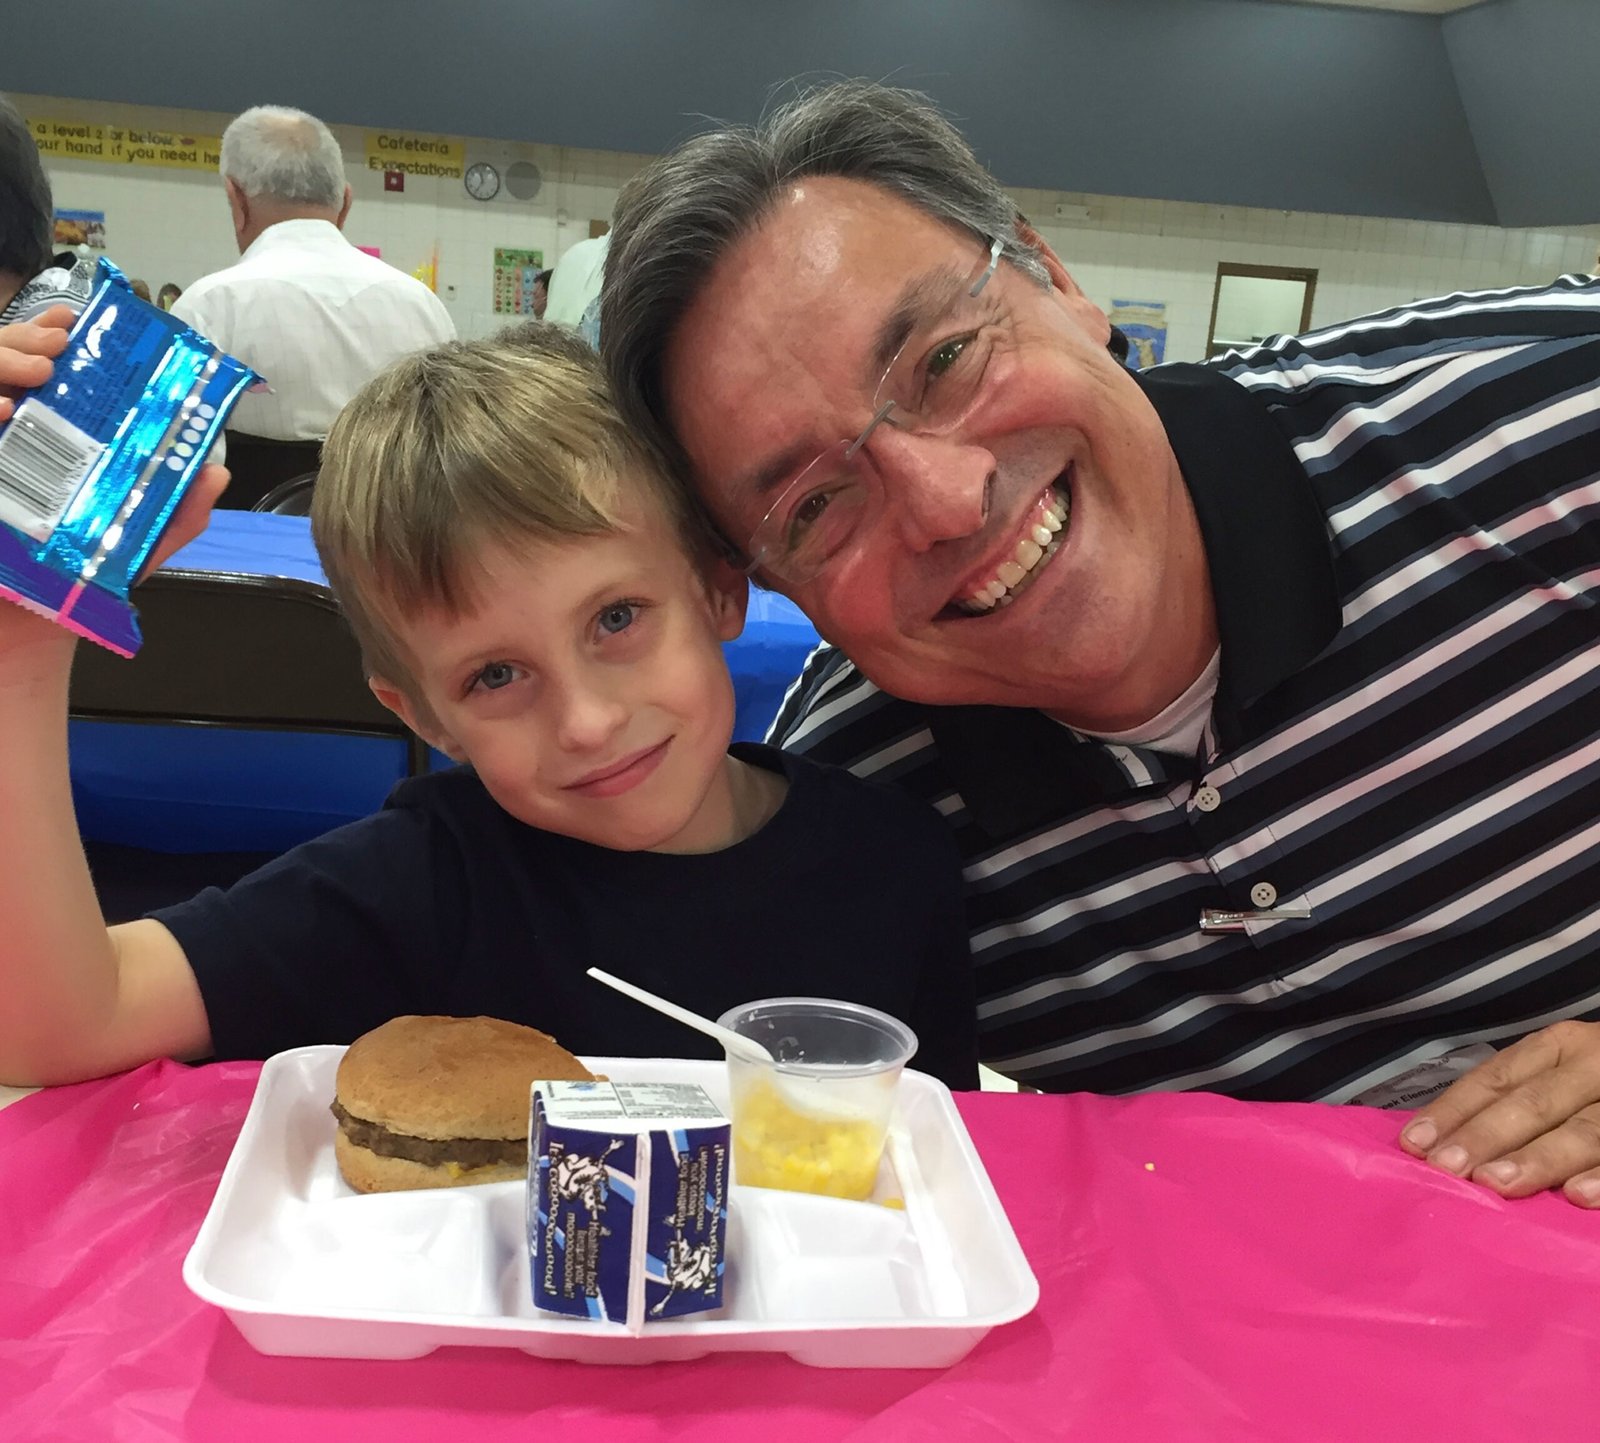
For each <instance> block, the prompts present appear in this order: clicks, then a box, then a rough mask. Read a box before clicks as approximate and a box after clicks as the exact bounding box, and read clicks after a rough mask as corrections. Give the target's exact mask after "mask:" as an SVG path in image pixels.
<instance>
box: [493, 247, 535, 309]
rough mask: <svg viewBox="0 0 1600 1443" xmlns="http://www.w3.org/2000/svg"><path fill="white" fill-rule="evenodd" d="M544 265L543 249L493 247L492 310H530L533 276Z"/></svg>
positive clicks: (531, 307) (531, 306)
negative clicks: (525, 249) (526, 249)
mask: <svg viewBox="0 0 1600 1443" xmlns="http://www.w3.org/2000/svg"><path fill="white" fill-rule="evenodd" d="M543 269H544V252H543V251H523V250H510V249H508V248H506V247H504V246H496V247H495V248H494V313H495V315H497V316H531V315H532V314H533V278H534V277H535V276H536V275H538V274H539V272H540V271H542V270H543Z"/></svg>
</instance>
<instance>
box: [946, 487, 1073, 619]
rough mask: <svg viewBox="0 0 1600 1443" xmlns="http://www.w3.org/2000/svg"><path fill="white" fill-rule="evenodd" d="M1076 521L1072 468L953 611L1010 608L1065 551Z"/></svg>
mask: <svg viewBox="0 0 1600 1443" xmlns="http://www.w3.org/2000/svg"><path fill="white" fill-rule="evenodd" d="M1071 520H1072V467H1070V466H1069V467H1068V468H1067V469H1066V470H1065V471H1063V472H1062V473H1061V475H1060V476H1059V477H1057V478H1056V480H1055V481H1053V482H1052V483H1051V484H1050V485H1049V486H1048V487H1046V488H1045V491H1044V494H1043V495H1041V496H1040V497H1039V499H1038V500H1037V501H1036V502H1035V503H1034V505H1033V506H1031V507H1030V508H1029V509H1028V512H1027V514H1026V515H1025V516H1024V517H1023V518H1022V521H1021V523H1020V524H1019V526H1018V529H1017V533H1016V537H1015V539H1014V541H1013V542H1012V544H1011V547H1010V549H1009V551H1008V553H1007V554H1006V555H1005V556H1004V558H1003V559H1002V560H1000V561H998V562H989V563H986V564H985V565H984V566H983V567H982V568H981V569H980V570H979V571H978V573H977V574H976V575H975V576H972V577H969V578H968V579H967V580H966V581H965V582H963V583H962V585H961V586H960V587H958V588H957V591H956V599H955V600H954V601H953V602H952V604H951V608H950V610H953V611H955V612H956V613H958V614H960V615H964V616H982V615H984V614H985V613H986V612H990V611H994V610H997V609H999V608H1001V607H1005V606H1009V605H1010V604H1011V602H1012V600H1013V599H1014V598H1015V597H1017V596H1019V595H1020V594H1021V593H1022V592H1024V591H1026V590H1027V589H1028V587H1029V586H1031V585H1032V584H1033V580H1034V578H1035V577H1036V576H1037V575H1038V574H1039V572H1040V571H1041V570H1043V569H1044V566H1045V564H1046V563H1047V562H1048V561H1049V560H1050V558H1051V557H1052V556H1054V555H1055V554H1056V552H1057V551H1058V550H1060V548H1061V543H1062V542H1063V541H1064V540H1065V539H1066V534H1067V530H1068V528H1069V526H1070V523H1071Z"/></svg>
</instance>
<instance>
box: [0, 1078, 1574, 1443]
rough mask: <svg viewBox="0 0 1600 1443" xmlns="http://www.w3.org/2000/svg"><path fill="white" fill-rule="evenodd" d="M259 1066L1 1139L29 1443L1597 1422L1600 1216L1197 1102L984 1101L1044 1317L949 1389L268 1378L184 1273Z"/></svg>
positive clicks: (970, 1433) (1319, 1442) (53, 1114)
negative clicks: (1507, 1198) (1512, 1198)
mask: <svg viewBox="0 0 1600 1443" xmlns="http://www.w3.org/2000/svg"><path fill="white" fill-rule="evenodd" d="M256 1071H257V1068H256V1067H255V1066H254V1065H247V1064H223V1065H218V1066H212V1067H206V1068H200V1069H188V1068H183V1067H178V1066H175V1065H172V1064H160V1065H155V1066H151V1067H146V1068H143V1069H141V1070H139V1071H138V1072H135V1073H131V1074H129V1075H127V1076H125V1077H120V1078H112V1079H109V1080H106V1081H103V1082H96V1083H85V1084H83V1085H81V1086H78V1087H71V1088H62V1089H59V1090H57V1091H55V1092H50V1093H42V1094H39V1095H38V1096H35V1097H30V1098H27V1099H24V1100H23V1101H22V1102H20V1103H18V1104H16V1105H15V1106H13V1107H11V1108H9V1109H7V1110H6V1111H5V1112H0V1439H3V1440H5V1443H44V1440H50V1443H54V1440H78V1439H82V1440H86V1443H122V1440H128V1443H145V1440H167V1439H175V1438H181V1439H203V1440H213V1439H217V1440H228V1443H254V1440H267V1439H271V1440H281V1439H300V1438H306V1439H313V1440H323V1439H328V1440H332V1439H338V1440H340V1443H361V1440H367V1439H371V1440H375V1443H405V1440H411V1439H429V1440H432V1439H463V1440H470V1443H493V1440H499V1439H516V1440H518V1443H526V1440H528V1439H530V1438H539V1437H561V1438H575V1439H588V1440H600V1439H603V1440H606V1443H613V1440H634V1439H660V1438H677V1437H689V1436H696V1437H699V1438H702V1439H712V1440H723V1439H752V1440H761V1443H768V1440H782V1439H789V1438H794V1439H805V1440H807V1443H818V1440H826V1439H836V1438H849V1439H871V1440H875V1443H884V1440H893V1439H906V1440H927V1439H941V1440H942V1439H968V1438H971V1439H1009V1438H1015V1439H1025V1440H1034V1439H1047V1438H1073V1439H1090V1440H1095V1443H1100V1440H1108V1443H1109V1440H1116V1443H1129V1440H1133V1443H1140V1440H1147V1439H1148V1440H1175V1443H1208V1440H1227V1443H1246V1440H1256V1439H1260V1440H1294V1443H1323V1440H1346V1439H1348V1440H1361V1443H1368V1440H1389V1439H1403V1440H1412V1439H1423V1438H1430V1439H1448V1440H1451V1443H1461V1440H1478V1439H1482V1440H1496V1443H1502V1440H1518V1443H1520V1440H1532V1439H1535V1438H1537V1439H1539V1440H1541V1443H1544V1440H1555V1439H1569V1438H1570V1439H1576V1438H1579V1437H1580V1436H1582V1437H1593V1436H1594V1431H1595V1426H1596V1423H1595V1419H1596V1415H1597V1414H1600V1390H1597V1389H1596V1387H1595V1382H1596V1380H1597V1379H1600V1289H1597V1283H1600V1216H1596V1215H1594V1214H1589V1213H1584V1212H1581V1211H1579V1210H1578V1209H1576V1208H1573V1207H1571V1206H1570V1205H1568V1204H1567V1203H1565V1202H1563V1201H1562V1200H1561V1199H1559V1198H1558V1197H1555V1196H1544V1197H1539V1198H1534V1199H1531V1200H1529V1201H1527V1202H1522V1203H1505V1202H1502V1201H1501V1200H1499V1199H1497V1198H1495V1197H1493V1196H1491V1195H1490V1194H1488V1193H1486V1192H1483V1191H1480V1190H1477V1189H1474V1188H1472V1187H1470V1186H1469V1185H1467V1184H1464V1183H1460V1182H1456V1181H1454V1180H1452V1179H1449V1178H1446V1177H1442V1176H1439V1175H1436V1174H1434V1173H1432V1172H1431V1171H1429V1170H1428V1169H1427V1168H1425V1167H1423V1166H1422V1165H1421V1164H1418V1163H1416V1162H1413V1161H1412V1160H1411V1159H1409V1158H1407V1157H1406V1156H1405V1155H1404V1154H1402V1153H1401V1152H1399V1150H1398V1149H1397V1148H1396V1147H1395V1146H1394V1143H1393V1136H1394V1133H1395V1130H1396V1118H1395V1117H1394V1116H1393V1115H1392V1114H1380V1113H1370V1112H1364V1111H1360V1110H1356V1109H1350V1108H1344V1109H1335V1108H1320V1107H1297V1106H1256V1105H1246V1104H1240V1103H1234V1102H1228V1101H1224V1100H1221V1099H1217V1098H1213V1097H1206V1096H1198V1095H1191V1096H1165V1097H1147V1098H1138V1099H1132V1100H1127V1101H1111V1100H1107V1099H1103V1098H1092V1097H1083V1096H1076V1097H1055V1098H1047V1097H1012V1096H995V1095H972V1096H966V1097H963V1098H962V1099H961V1110H962V1113H963V1115H964V1116H965V1118H966V1120H967V1123H968V1126H969V1127H970V1129H971V1131H972V1133H973V1136H974V1137H975V1139H976V1141H977V1143H978V1147H979V1150H980V1152H981V1153H982V1154H983V1157H984V1160H985V1163H986V1164H987V1166H988V1168H989V1171H990V1174H991V1176H992V1177H993V1178H994V1182H995V1186H996V1188H997V1189H998V1191H999V1193H1000V1197H1001V1199H1002V1200H1003V1201H1004V1203H1005V1205H1006V1208H1007V1210H1008V1212H1009V1214H1010V1216H1011V1219H1012V1222H1013V1224H1014V1225H1015V1227H1016V1230H1017V1233H1018V1235H1019V1237H1020V1238H1021V1240H1022V1244H1023V1247H1024V1248H1025V1250H1026V1251H1027V1254H1028V1257H1029V1259H1030V1260H1031V1262H1032V1264H1033V1268H1034V1271H1035V1272H1036V1273H1037V1274H1038V1276H1039V1281H1040V1284H1041V1288H1042V1295H1041V1301H1040V1304H1039V1307H1038V1310H1037V1311H1036V1312H1035V1313H1034V1314H1033V1315H1032V1316H1031V1317H1028V1318H1026V1319H1024V1320H1023V1321H1021V1322H1018V1323H1014V1324H1012V1325H1010V1326H1009V1327H1005V1328H1002V1329H999V1330H997V1331H995V1332H993V1333H991V1334H990V1335H989V1337H988V1338H987V1339H985V1340H984V1342H982V1343H980V1344H979V1346H978V1348H977V1349H976V1350H975V1351H974V1352H973V1353H972V1354H971V1355H970V1356H969V1357H968V1358H967V1359H965V1360H964V1361H963V1362H962V1363H960V1364H958V1365H956V1366H955V1367H953V1368H951V1369H949V1370H947V1371H945V1372H932V1373H926V1372H866V1371H864V1372H823V1371H814V1370H811V1369H808V1368H804V1367H801V1366H800V1365H798V1364H795V1363H792V1362H790V1361H788V1360H787V1359H784V1358H777V1357H758V1356H743V1357H731V1358H727V1359H717V1358H708V1359H703V1360H701V1361H698V1362H694V1363H686V1364H677V1365H662V1366H657V1367H648V1368H639V1369H629V1368H594V1367H586V1366H584V1365H581V1364H573V1363H550V1362H543V1361H540V1360H537V1359H532V1358H529V1357H526V1356H525V1355H523V1354H520V1353H515V1352H509V1351H495V1350H476V1349H446V1350H441V1351H440V1352H438V1353H435V1354H433V1355H431V1356H429V1357H427V1358H423V1359H421V1360H418V1361H415V1362H406V1363H378V1362H349V1361H323V1360H312V1359H294V1358H269V1357H264V1356H261V1355H259V1354H257V1353H255V1352H254V1351H253V1350H252V1349H251V1348H250V1347H249V1346H248V1345H247V1344H246V1343H245V1342H244V1340H243V1339H242V1338H241V1337H240V1335H239V1334H238V1333H237V1332H236V1331H235V1330H234V1328H233V1326H232V1324H230V1323H229V1322H228V1320H227V1319H226V1318H225V1317H224V1316H222V1315H221V1314H220V1313H217V1312H215V1311H214V1310H212V1309H211V1308H209V1307H207V1306H206V1305H204V1304H202V1303H200V1302H198V1301H197V1300H196V1299H194V1298H193V1297H192V1296H191V1295H190V1294H189V1293H188V1292H187V1291H186V1290H185V1288H184V1286H183V1282H182V1280H181V1278H180V1276H179V1270H180V1267H181V1264H182V1261H183V1256H184V1254H185V1252H186V1251H187V1250H188V1247H189V1244H190V1243H191V1241H192V1240H193V1238H194V1234H195V1231H196V1229H197V1228H198V1227H199V1224H200V1220H201V1218H202V1216H203V1215H204V1213H205V1209H206V1206H207V1204H208V1203H209V1201H210V1199H211V1194H212V1190H213V1188H214V1186H215V1184H216V1180H217V1177H218V1175H219V1173H220V1172H221V1169H222V1165H223V1163H224V1162H225V1161H226V1159H227V1156H228V1152H229V1149H230V1148H231V1146H232V1143H233V1139H234V1135H235V1133H236V1132H237V1129H238V1127H239V1124H240V1121H241V1120H242V1118H243V1116H244V1112H245V1108H246V1106H247V1104H248V1102H249V1097H250V1092H251V1088H252V1086H253V1084H254V1080H255V1075H256ZM531 1415H537V1416H536V1417H535V1416H531Z"/></svg>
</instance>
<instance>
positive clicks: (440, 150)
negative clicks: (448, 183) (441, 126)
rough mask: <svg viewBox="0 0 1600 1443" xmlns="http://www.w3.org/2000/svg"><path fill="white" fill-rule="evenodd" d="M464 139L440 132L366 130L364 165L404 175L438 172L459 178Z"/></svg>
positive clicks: (463, 159) (464, 146)
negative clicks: (416, 132) (449, 136)
mask: <svg viewBox="0 0 1600 1443" xmlns="http://www.w3.org/2000/svg"><path fill="white" fill-rule="evenodd" d="M466 151H467V147H466V143H465V142H464V141H460V140H448V139H446V138H445V137H444V136H442V135H412V134H409V133H408V132H406V131H403V130H369V131H368V132H367V169H368V170H402V171H404V172H405V173H406V174H407V175H439V176H445V177H447V178H448V179H450V180H460V179H461V173H462V170H463V169H464V168H465V165H466Z"/></svg>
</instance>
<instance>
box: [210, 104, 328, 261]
mask: <svg viewBox="0 0 1600 1443" xmlns="http://www.w3.org/2000/svg"><path fill="white" fill-rule="evenodd" d="M221 170H222V183H223V186H224V187H225V188H226V189H227V192H228V209H229V210H230V211H231V212H232V213H233V233H234V238H235V239H236V240H237V241H238V243H239V250H240V252H241V253H243V252H244V251H246V250H248V249H249V247H250V246H251V244H252V243H253V242H254V241H255V239H256V237H258V236H259V235H260V234H261V232H262V231H264V230H266V229H267V228H268V227H269V226H274V225H277V224H279V223H280V222H281V221H286V220H325V221H328V222H330V223H331V224H333V225H336V226H340V227H342V226H343V225H344V221H345V217H346V216H347V215H349V213H350V187H349V186H348V185H347V184H346V183H345V178H344V156H343V154H342V153H341V152H340V150H339V142H338V141H337V140H335V139H334V138H333V133H332V132H331V131H330V130H329V129H328V127H327V126H325V125H324V124H323V123H322V122H321V121H320V120H318V119H317V118H316V116H314V115H307V114H306V112H305V111H303V110H293V109H290V108H289V107H288V106H283V105H257V106H254V107H253V108H251V109H250V110H247V111H245V112H244V114H243V115H240V116H239V117H238V118H237V119H236V120H234V121H233V123H232V124H231V125H229V126H228V128H227V129H226V130H225V131H223V132H222V165H221Z"/></svg>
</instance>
